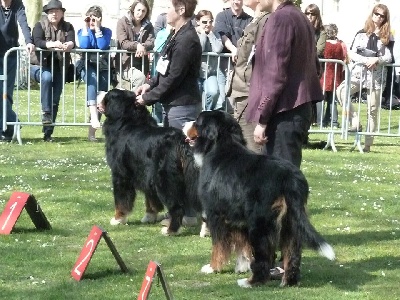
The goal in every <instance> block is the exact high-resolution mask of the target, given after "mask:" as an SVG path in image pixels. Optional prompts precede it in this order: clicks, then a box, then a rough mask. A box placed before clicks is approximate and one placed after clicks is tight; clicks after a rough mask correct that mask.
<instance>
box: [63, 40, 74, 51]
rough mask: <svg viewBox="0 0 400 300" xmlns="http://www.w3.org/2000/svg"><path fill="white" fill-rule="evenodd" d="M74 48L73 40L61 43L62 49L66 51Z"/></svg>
mask: <svg viewBox="0 0 400 300" xmlns="http://www.w3.org/2000/svg"><path fill="white" fill-rule="evenodd" d="M72 48H74V43H73V42H66V43H64V44H62V49H63V50H64V51H66V52H70V51H71V50H72Z"/></svg>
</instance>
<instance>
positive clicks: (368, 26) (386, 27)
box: [364, 4, 390, 46]
mask: <svg viewBox="0 0 400 300" xmlns="http://www.w3.org/2000/svg"><path fill="white" fill-rule="evenodd" d="M378 8H379V9H381V10H383V13H384V14H385V19H384V20H383V22H382V24H381V27H380V28H379V38H380V40H381V42H382V44H384V45H385V46H387V45H388V44H389V42H390V13H389V9H388V7H387V6H386V5H384V4H377V5H375V6H374V8H373V9H372V12H371V14H370V15H369V16H368V18H367V21H365V25H364V31H365V33H366V34H367V36H370V35H371V34H372V33H374V31H375V29H376V28H375V24H374V22H373V21H372V15H373V14H374V13H375V12H376V10H377V9H378Z"/></svg>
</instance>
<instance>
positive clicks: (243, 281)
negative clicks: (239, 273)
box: [237, 278, 251, 288]
mask: <svg viewBox="0 0 400 300" xmlns="http://www.w3.org/2000/svg"><path fill="white" fill-rule="evenodd" d="M237 284H238V286H240V287H242V288H251V284H250V282H249V280H248V279H247V278H243V279H238V281H237Z"/></svg>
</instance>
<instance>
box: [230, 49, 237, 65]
mask: <svg viewBox="0 0 400 300" xmlns="http://www.w3.org/2000/svg"><path fill="white" fill-rule="evenodd" d="M231 55H232V62H233V63H236V61H237V48H236V47H235V49H233V51H232V52H231Z"/></svg>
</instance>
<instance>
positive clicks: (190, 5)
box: [172, 0, 197, 18]
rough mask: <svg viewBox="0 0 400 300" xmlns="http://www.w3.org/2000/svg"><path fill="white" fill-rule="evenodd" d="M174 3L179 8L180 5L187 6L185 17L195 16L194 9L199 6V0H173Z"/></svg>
mask: <svg viewBox="0 0 400 300" xmlns="http://www.w3.org/2000/svg"><path fill="white" fill-rule="evenodd" d="M172 5H173V6H174V7H175V8H177V7H178V6H183V7H185V13H184V15H183V16H184V17H186V18H191V17H193V14H194V10H195V9H196V6H197V0H172Z"/></svg>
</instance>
